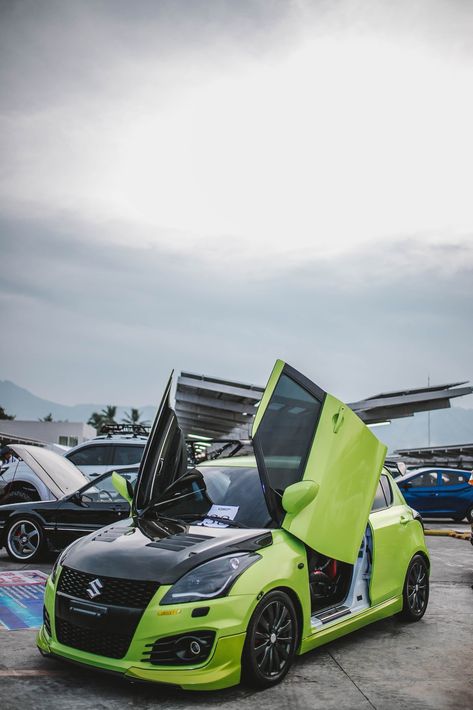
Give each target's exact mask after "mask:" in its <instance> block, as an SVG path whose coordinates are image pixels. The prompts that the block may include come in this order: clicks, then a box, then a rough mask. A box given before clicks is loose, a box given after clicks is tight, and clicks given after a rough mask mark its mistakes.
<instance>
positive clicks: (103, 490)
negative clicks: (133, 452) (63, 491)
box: [82, 474, 136, 503]
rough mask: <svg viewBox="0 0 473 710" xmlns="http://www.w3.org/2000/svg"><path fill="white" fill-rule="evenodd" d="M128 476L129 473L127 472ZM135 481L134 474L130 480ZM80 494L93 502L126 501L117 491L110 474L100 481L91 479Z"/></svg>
mask: <svg viewBox="0 0 473 710" xmlns="http://www.w3.org/2000/svg"><path fill="white" fill-rule="evenodd" d="M128 477H130V474H128ZM131 483H132V485H133V483H136V474H135V475H134V476H133V480H132V481H131ZM82 495H83V496H84V497H85V498H86V499H87V500H88V501H89V502H93V503H125V502H126V501H125V500H124V498H122V496H121V495H120V494H119V493H118V491H117V490H116V489H115V487H114V485H113V483H112V474H110V475H108V476H105V478H102V479H101V480H100V481H93V482H92V483H91V484H90V486H88V487H87V488H84V489H83V492H82Z"/></svg>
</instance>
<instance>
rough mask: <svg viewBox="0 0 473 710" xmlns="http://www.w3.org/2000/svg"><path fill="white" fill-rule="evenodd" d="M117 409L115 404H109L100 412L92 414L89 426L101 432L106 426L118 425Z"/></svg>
mask: <svg viewBox="0 0 473 710" xmlns="http://www.w3.org/2000/svg"><path fill="white" fill-rule="evenodd" d="M116 415H117V408H116V406H115V405H113V404H107V406H106V407H104V408H103V409H102V411H100V412H92V414H91V415H90V418H89V421H88V422H87V424H90V426H93V427H94V429H95V430H96V431H98V432H99V431H100V430H101V428H102V426H103V425H104V424H116V423H117V422H116V420H115V417H116Z"/></svg>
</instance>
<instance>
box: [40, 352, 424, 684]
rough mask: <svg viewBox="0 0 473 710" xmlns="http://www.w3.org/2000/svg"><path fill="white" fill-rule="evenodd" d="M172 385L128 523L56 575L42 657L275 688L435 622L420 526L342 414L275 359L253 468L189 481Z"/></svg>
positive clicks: (205, 473) (231, 468) (65, 560)
mask: <svg viewBox="0 0 473 710" xmlns="http://www.w3.org/2000/svg"><path fill="white" fill-rule="evenodd" d="M170 387H171V382H169V383H168V387H167V389H166V392H165V394H164V397H163V400H162V402H161V406H160V408H159V410H158V414H157V416H156V419H155V422H154V425H153V429H152V431H151V434H150V437H149V440H148V443H147V447H146V450H145V453H144V457H143V460H142V463H141V468H140V473H139V476H138V482H137V485H136V488H135V491H134V492H133V490H132V489H131V486H130V485H129V483H127V481H125V479H123V478H121V477H120V476H118V474H114V477H115V485H116V487H117V489H118V490H119V491H120V492H121V494H122V495H123V496H124V497H125V498H128V499H129V500H130V501H132V517H131V518H130V519H128V520H123V521H120V522H119V523H114V524H113V525H111V526H109V527H106V528H102V529H101V530H99V531H98V532H94V533H92V534H91V535H87V536H86V537H83V538H81V539H79V540H77V541H76V542H74V543H73V544H72V545H71V546H70V547H68V548H67V549H66V550H65V551H64V552H63V553H62V555H61V556H60V557H59V559H58V560H57V562H56V564H55V566H54V568H53V571H52V573H51V576H50V578H49V580H48V582H47V585H46V593H45V607H44V623H43V625H42V627H41V629H40V632H39V636H38V646H39V649H40V651H41V652H42V653H43V654H45V655H51V656H58V657H61V658H63V659H67V660H70V661H74V662H76V663H82V664H84V665H87V666H90V667H94V668H96V669H100V670H104V671H112V672H113V671H114V672H116V673H118V674H121V675H122V676H124V677H126V678H129V679H131V680H144V681H155V682H159V683H171V684H175V685H179V686H181V687H183V688H189V689H199V690H201V689H206V690H209V689H217V688H226V687H229V686H231V685H235V684H237V683H239V682H240V680H241V679H243V680H245V681H246V682H248V683H251V684H253V685H257V686H260V687H261V686H263V687H264V686H270V685H274V684H275V683H278V682H279V681H280V680H281V679H282V678H283V677H284V676H285V674H286V673H287V672H288V670H289V668H290V666H291V665H292V663H293V661H294V659H295V657H296V656H297V655H299V654H302V653H306V652H307V651H311V650H312V649H314V648H317V647H318V646H320V645H322V644H324V643H327V642H329V641H331V640H332V639H336V638H338V637H339V636H342V635H343V634H347V633H350V632H351V631H355V630H356V629H359V628H360V627H362V626H365V625H366V624H369V623H370V622H372V621H377V620H378V619H382V618H384V617H388V616H392V615H394V614H401V615H402V616H403V617H404V618H405V619H406V620H408V621H418V620H419V619H420V618H421V617H422V616H423V614H424V612H425V610H426V607H427V603H428V598H429V557H428V552H427V549H426V546H425V541H424V534H423V528H422V523H421V521H420V519H419V517H418V515H417V514H416V513H415V511H413V510H412V509H411V508H409V506H408V505H406V503H405V501H404V499H403V497H402V495H401V493H400V492H399V490H398V488H397V486H396V484H395V482H394V481H393V480H392V479H391V477H390V475H389V473H388V472H387V471H386V470H385V469H384V468H383V463H384V457H385V453H386V450H385V447H384V445H383V444H381V443H380V442H379V441H378V439H377V438H376V437H375V436H374V435H373V433H372V432H371V431H370V430H369V429H368V428H367V427H366V426H365V424H363V422H362V421H361V420H360V419H359V418H358V417H357V416H356V415H355V414H354V413H353V412H352V411H351V410H350V409H349V408H348V407H347V406H346V405H344V404H343V403H342V402H340V401H338V400H337V399H335V398H334V397H333V396H332V395H330V394H327V393H326V392H324V391H323V390H322V389H320V387H318V386H317V385H316V384H314V383H313V382H311V381H310V380H309V379H307V378H306V377H304V375H301V374H300V373H299V372H297V371H296V370H294V369H293V368H292V367H290V366H289V365H287V364H285V363H283V362H281V361H277V362H276V365H275V367H274V369H273V372H272V374H271V376H270V379H269V382H268V385H267V387H266V389H265V392H264V395H263V398H262V400H261V402H260V405H259V407H258V410H257V415H256V417H255V420H254V424H253V431H252V438H253V447H254V454H255V456H254V458H253V457H235V458H229V459H225V460H224V459H220V460H215V461H208V462H205V463H204V464H202V465H198V466H197V467H196V468H193V469H190V470H189V469H188V468H187V465H186V457H185V451H184V445H183V440H182V435H181V431H180V429H179V426H178V422H177V419H176V416H175V414H174V412H173V410H172V409H171V407H170V403H169V395H170ZM83 505H84V513H85V515H86V514H87V510H86V509H87V505H88V504H87V501H84V502H83Z"/></svg>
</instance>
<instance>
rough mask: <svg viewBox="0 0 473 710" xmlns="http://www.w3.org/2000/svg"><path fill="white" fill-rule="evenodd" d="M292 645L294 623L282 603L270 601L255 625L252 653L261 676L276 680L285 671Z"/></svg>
mask: <svg viewBox="0 0 473 710" xmlns="http://www.w3.org/2000/svg"><path fill="white" fill-rule="evenodd" d="M293 643H294V622H293V619H292V616H291V613H290V611H289V609H288V608H287V606H286V605H285V604H284V602H281V601H276V600H275V601H272V602H270V603H269V604H268V605H267V606H265V607H264V609H263V610H262V612H261V614H260V617H259V619H258V623H257V625H256V630H255V635H254V642H253V653H254V657H255V660H256V664H257V666H258V670H259V672H260V673H261V675H262V676H264V677H265V678H268V679H275V678H278V677H279V676H280V675H281V674H282V673H283V672H284V670H285V668H286V666H287V664H288V661H289V659H290V656H291V650H292V646H293Z"/></svg>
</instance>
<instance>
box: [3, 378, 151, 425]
mask: <svg viewBox="0 0 473 710" xmlns="http://www.w3.org/2000/svg"><path fill="white" fill-rule="evenodd" d="M107 404H110V402H107ZM112 404H113V402H112ZM0 406H2V407H4V409H5V410H6V411H7V413H8V414H14V415H15V417H16V419H40V418H42V417H44V416H46V415H47V414H49V412H51V414H52V415H53V419H56V420H62V421H65V420H67V421H70V422H86V421H88V419H89V417H90V415H91V414H92V412H99V411H100V410H101V409H103V408H104V407H105V406H106V405H105V404H103V403H102V404H93V403H91V404H75V405H72V406H69V405H67V404H58V403H57V402H51V401H50V400H48V399H42V398H41V397H37V396H36V395H34V394H32V393H31V392H29V391H28V390H27V389H24V388H23V387H19V386H18V385H16V384H15V383H14V382H10V380H0ZM130 408H131V407H130V406H126V405H123V406H117V419H118V421H120V420H121V418H122V417H123V416H124V414H125V412H126V411H129V410H130ZM139 410H140V412H141V418H142V419H145V420H146V419H147V420H149V422H150V423H151V422H152V421H153V418H154V415H155V413H156V407H152V406H149V405H147V406H143V407H139Z"/></svg>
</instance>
